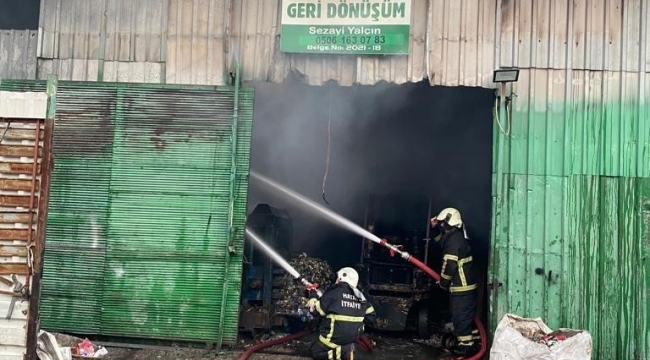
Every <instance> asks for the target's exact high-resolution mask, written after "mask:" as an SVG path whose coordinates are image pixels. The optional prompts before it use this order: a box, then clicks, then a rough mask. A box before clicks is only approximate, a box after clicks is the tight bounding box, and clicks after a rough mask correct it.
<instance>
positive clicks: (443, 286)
mask: <svg viewBox="0 0 650 360" xmlns="http://www.w3.org/2000/svg"><path fill="white" fill-rule="evenodd" d="M437 284H438V286H440V288H441V289H442V290H444V291H449V282H448V281H444V280H442V281H438V282H437Z"/></svg>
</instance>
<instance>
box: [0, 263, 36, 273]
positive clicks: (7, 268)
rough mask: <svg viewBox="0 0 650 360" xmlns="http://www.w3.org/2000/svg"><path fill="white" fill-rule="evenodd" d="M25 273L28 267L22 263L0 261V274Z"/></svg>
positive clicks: (27, 271)
mask: <svg viewBox="0 0 650 360" xmlns="http://www.w3.org/2000/svg"><path fill="white" fill-rule="evenodd" d="M11 274H16V275H27V274H29V268H28V267H27V264H23V263H0V275H11Z"/></svg>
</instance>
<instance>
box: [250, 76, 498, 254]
mask: <svg viewBox="0 0 650 360" xmlns="http://www.w3.org/2000/svg"><path fill="white" fill-rule="evenodd" d="M255 87H256V103H255V122H254V126H253V143H252V144H253V145H252V159H251V169H252V170H254V171H256V172H258V173H260V174H261V175H264V176H267V177H269V178H271V179H273V180H275V181H277V182H279V183H281V184H283V185H286V186H288V187H289V188H291V189H293V190H295V191H297V192H299V193H301V194H304V195H305V196H307V197H308V198H310V199H311V200H313V201H316V202H318V203H320V204H323V205H325V203H324V201H323V199H322V197H321V185H322V181H323V175H324V173H325V166H326V155H327V134H328V133H327V129H328V121H331V126H330V130H331V132H330V138H331V152H330V169H329V175H328V180H327V183H326V198H327V200H328V202H329V203H330V205H329V207H330V208H331V209H332V210H333V211H335V212H337V213H339V214H341V215H342V216H344V217H346V218H348V219H350V220H352V221H353V222H355V223H357V224H360V225H363V222H364V213H365V208H366V204H367V199H368V196H369V195H371V194H376V195H399V196H400V197H402V198H410V199H417V200H418V201H421V202H423V203H424V204H425V206H424V214H422V212H421V211H420V212H418V213H417V214H414V212H412V211H411V210H412V207H413V206H410V207H409V205H408V204H409V201H407V200H406V199H404V202H403V205H400V206H396V207H398V208H396V209H391V210H393V213H394V214H393V215H392V217H393V218H395V219H398V218H408V219H409V220H408V221H410V222H409V226H415V225H412V224H417V226H420V225H422V227H424V224H425V223H426V220H427V219H426V215H427V214H426V202H427V201H428V197H432V199H433V211H434V212H436V211H439V210H440V209H442V208H444V207H448V206H454V207H458V208H460V210H461V211H462V212H463V215H464V216H465V218H466V220H467V223H468V227H469V231H470V235H472V236H474V237H476V236H478V238H479V241H481V242H483V243H484V244H485V245H487V241H488V239H487V237H488V236H489V221H490V200H491V198H490V196H491V184H490V181H491V175H490V170H491V151H492V122H491V114H492V112H491V107H492V103H493V92H492V91H490V90H487V89H473V88H442V87H430V86H429V85H428V84H427V83H418V84H405V85H400V86H397V85H391V84H378V85H375V86H353V87H338V86H334V85H330V84H327V85H325V86H319V87H314V86H308V85H304V84H282V85H277V84H256V85H255ZM264 202H267V203H270V204H271V205H274V206H278V207H283V208H286V209H287V210H288V211H289V214H290V215H291V216H292V218H293V220H294V244H293V250H295V251H306V252H308V253H309V254H310V255H312V256H320V257H325V258H327V259H328V260H330V262H331V264H332V265H333V266H343V265H350V264H353V263H354V262H356V261H358V260H359V259H360V254H359V251H360V248H361V242H360V241H359V240H360V238H359V237H355V236H353V235H350V234H348V233H346V232H344V231H341V230H338V229H336V228H334V227H333V226H331V225H330V224H328V223H327V222H325V221H323V220H322V219H319V218H317V217H314V216H311V215H310V214H306V213H304V212H303V211H301V210H300V209H298V208H295V207H294V206H293V205H292V204H291V203H288V202H286V200H285V199H283V198H280V197H278V196H277V195H274V194H272V193H270V192H268V191H266V190H265V189H263V188H261V187H260V185H259V183H257V182H251V188H250V194H249V205H250V209H249V210H252V209H253V207H254V206H256V205H257V204H259V203H264ZM421 209H422V207H420V210H421ZM479 248H480V246H479ZM484 248H487V246H484ZM480 251H484V252H487V251H486V249H485V250H483V249H481V250H480ZM335 253H336V255H335Z"/></svg>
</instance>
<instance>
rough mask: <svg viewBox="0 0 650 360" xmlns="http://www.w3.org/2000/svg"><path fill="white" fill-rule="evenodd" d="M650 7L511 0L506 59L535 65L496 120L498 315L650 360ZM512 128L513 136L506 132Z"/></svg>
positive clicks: (494, 306) (612, 355) (605, 354)
mask: <svg viewBox="0 0 650 360" xmlns="http://www.w3.org/2000/svg"><path fill="white" fill-rule="evenodd" d="M649 11H650V9H649V6H648V4H647V2H646V3H644V2H642V1H589V2H587V1H562V2H560V1H554V2H553V1H552V2H531V1H517V2H515V1H508V2H506V1H503V2H502V5H501V11H500V12H499V16H500V21H501V26H500V28H501V32H500V33H499V37H500V41H499V43H500V47H499V48H498V54H499V59H500V61H499V65H501V66H519V67H521V68H524V69H525V70H524V71H522V73H521V75H520V79H519V81H518V82H517V83H516V84H514V87H513V90H514V92H515V93H516V95H517V96H516V97H514V99H513V103H512V106H511V108H512V116H511V117H510V120H511V123H510V124H511V126H510V127H508V124H507V122H508V120H509V119H508V118H507V117H506V111H505V109H504V106H505V104H504V103H501V104H500V107H501V113H500V120H501V122H502V127H503V128H504V129H503V130H505V131H503V130H502V129H501V128H499V126H495V128H494V129H495V130H494V131H495V157H494V165H493V167H494V180H493V185H494V188H493V189H494V190H493V196H494V203H493V219H494V220H493V229H492V232H493V234H492V242H493V252H492V264H491V269H490V282H492V283H494V284H497V283H502V284H503V286H501V287H500V288H497V289H495V290H493V291H492V294H491V318H490V320H491V323H492V325H493V326H494V324H495V323H496V322H497V321H498V320H499V319H500V316H502V315H503V314H504V313H506V312H513V313H518V314H523V315H526V316H540V317H542V318H544V319H545V320H546V321H547V322H548V323H549V325H550V326H552V327H558V326H565V327H575V328H585V329H588V330H589V331H591V332H592V334H593V337H594V342H595V344H594V353H595V356H594V358H595V359H621V360H623V359H647V358H650V293H649V292H648V291H647V289H648V286H649V285H650V283H649V282H650V263H649V262H648V260H647V259H648V258H650V231H649V230H648V229H650V227H649V225H650V211H649V205H650V192H649V188H648V184H650V182H649V179H650V118H649V117H648V115H649V114H648V110H647V102H648V100H647V94H648V93H649V92H650V73H648V72H647V69H649V66H648V65H650V64H649V61H650V47H649V46H648V42H647V40H648V34H649V33H650V24H649V21H648V18H649V16H650V13H649ZM506 134H507V135H506Z"/></svg>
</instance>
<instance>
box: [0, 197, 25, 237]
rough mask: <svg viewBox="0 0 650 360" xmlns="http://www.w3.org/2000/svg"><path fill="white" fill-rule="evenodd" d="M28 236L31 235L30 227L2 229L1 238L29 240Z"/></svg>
mask: <svg viewBox="0 0 650 360" xmlns="http://www.w3.org/2000/svg"><path fill="white" fill-rule="evenodd" d="M28 199H29V198H28ZM28 236H29V229H0V240H24V241H27V237H28Z"/></svg>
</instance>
